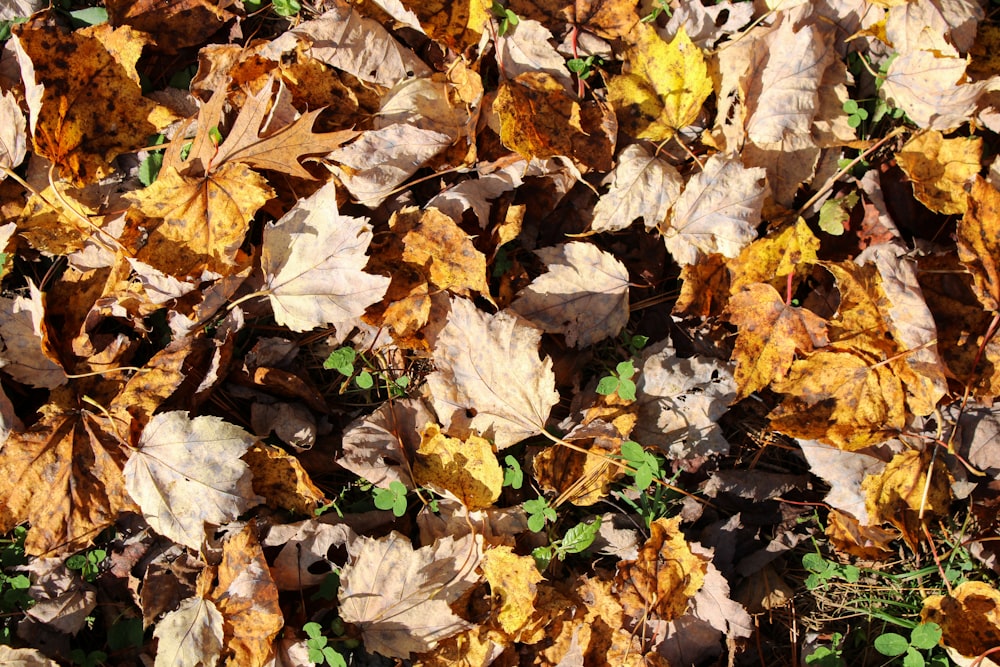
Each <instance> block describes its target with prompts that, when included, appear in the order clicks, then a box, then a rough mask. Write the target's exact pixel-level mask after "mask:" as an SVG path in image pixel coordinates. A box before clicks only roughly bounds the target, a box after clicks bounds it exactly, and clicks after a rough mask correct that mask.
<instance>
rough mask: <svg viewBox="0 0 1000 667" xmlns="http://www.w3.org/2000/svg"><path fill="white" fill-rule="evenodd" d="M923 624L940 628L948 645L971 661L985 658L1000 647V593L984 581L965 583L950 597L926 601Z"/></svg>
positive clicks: (922, 614)
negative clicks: (986, 654) (987, 652)
mask: <svg viewBox="0 0 1000 667" xmlns="http://www.w3.org/2000/svg"><path fill="white" fill-rule="evenodd" d="M920 621H921V622H923V623H937V624H938V625H940V626H941V630H942V633H943V635H942V637H941V643H943V644H944V645H945V646H947V647H949V648H952V649H954V650H956V651H958V652H959V653H961V654H962V655H964V656H967V657H970V658H971V657H975V656H978V655H982V654H983V653H985V652H986V651H988V650H990V649H991V648H993V647H995V646H997V645H1000V592H998V591H997V589H995V588H993V587H992V586H990V585H989V584H987V583H985V582H982V581H966V582H965V583H963V584H959V585H958V586H956V587H955V590H954V591H953V592H952V594H951V595H931V596H930V597H928V598H926V599H925V600H924V608H923V609H922V610H921V612H920ZM987 662H989V661H988V660H985V661H983V664H986V663H987Z"/></svg>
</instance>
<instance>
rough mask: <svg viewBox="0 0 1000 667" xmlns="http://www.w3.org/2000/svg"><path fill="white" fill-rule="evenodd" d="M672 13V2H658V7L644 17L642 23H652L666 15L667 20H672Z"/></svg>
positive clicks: (659, 0) (662, 0)
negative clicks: (661, 15)
mask: <svg viewBox="0 0 1000 667" xmlns="http://www.w3.org/2000/svg"><path fill="white" fill-rule="evenodd" d="M672 13H673V10H672V9H671V8H670V2H669V1H668V0H656V5H655V6H654V7H653V11H651V12H650V13H649V14H646V15H645V16H643V17H642V22H643V23H652V22H653V21H655V20H656V19H658V18H660V14H666V15H667V18H670V15H671V14H672Z"/></svg>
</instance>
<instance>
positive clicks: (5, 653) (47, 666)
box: [0, 645, 59, 667]
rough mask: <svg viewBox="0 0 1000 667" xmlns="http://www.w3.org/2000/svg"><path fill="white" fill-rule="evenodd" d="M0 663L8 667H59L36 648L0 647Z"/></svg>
mask: <svg viewBox="0 0 1000 667" xmlns="http://www.w3.org/2000/svg"><path fill="white" fill-rule="evenodd" d="M0 663H2V664H4V665H8V666H9V667H59V663H58V662H56V661H55V660H50V659H49V658H47V657H45V654H44V653H42V652H41V651H39V650H38V649H36V648H11V647H10V646H6V645H5V646H0Z"/></svg>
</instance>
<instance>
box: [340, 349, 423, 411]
mask: <svg viewBox="0 0 1000 667" xmlns="http://www.w3.org/2000/svg"><path fill="white" fill-rule="evenodd" d="M323 368H325V369H327V370H335V371H337V372H338V373H340V374H341V375H343V376H345V377H346V378H347V380H346V381H345V382H344V385H343V386H342V387H341V393H343V392H344V391H346V389H347V383H348V382H350V381H351V380H352V379H353V380H354V384H355V385H357V387H358V388H359V389H364V390H367V389H372V388H373V387H375V380H376V377H377V378H378V379H379V380H381V383H382V384H381V387H382V388H384V389H385V391H386V393H388V395H389V396H390V397H391V398H401V397H403V396H405V395H406V391H407V389H408V388H409V386H410V378H409V377H408V376H406V375H403V376H400V377H393V376H392V375H390V374H389V373H388V372H386V371H382V370H378V369H377V367H376V366H375V364H373V363H371V362H370V361H369V360H368V359H366V358H365V357H364V356H363V355H360V354H358V353H357V351H355V349H354V348H352V347H349V346H346V345H345V346H344V347H338V348H337V349H336V350H334V351H333V352H331V353H330V355H329V356H328V357H327V358H326V360H325V361H324V362H323Z"/></svg>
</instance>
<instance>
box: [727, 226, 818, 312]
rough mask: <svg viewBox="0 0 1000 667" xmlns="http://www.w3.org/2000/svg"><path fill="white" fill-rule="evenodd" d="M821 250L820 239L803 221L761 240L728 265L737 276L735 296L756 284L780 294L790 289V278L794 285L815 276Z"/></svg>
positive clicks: (735, 278)
mask: <svg viewBox="0 0 1000 667" xmlns="http://www.w3.org/2000/svg"><path fill="white" fill-rule="evenodd" d="M819 248H820V241H819V239H818V238H816V235H815V234H813V233H812V230H811V229H809V225H808V224H807V223H806V221H805V220H803V219H802V218H799V219H798V220H797V221H796V222H795V224H794V225H791V226H787V227H784V228H783V229H782V230H781V231H780V232H777V233H775V234H772V235H769V236H766V237H764V238H760V239H757V240H756V241H754V242H753V243H751V244H750V245H748V246H747V247H745V248H743V250H742V251H740V254H739V255H737V256H736V257H735V258H734V259H732V260H730V261H729V262H728V263H727V265H728V266H729V269H730V271H731V272H732V274H733V276H732V291H733V293H734V294H735V293H738V292H739V291H740V289H741V288H743V287H744V286H746V285H751V284H753V283H767V284H769V285H771V286H772V287H774V288H775V289H776V290H778V291H779V292H780V291H781V290H783V289H787V286H788V276H789V274H791V275H793V276H794V278H793V281H794V280H795V279H798V280H801V279H803V278H805V277H806V276H808V275H809V274H810V273H811V271H812V266H813V265H814V264H815V263H816V262H817V261H818V260H817V257H816V253H817V252H819ZM793 287H794V282H793Z"/></svg>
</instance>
